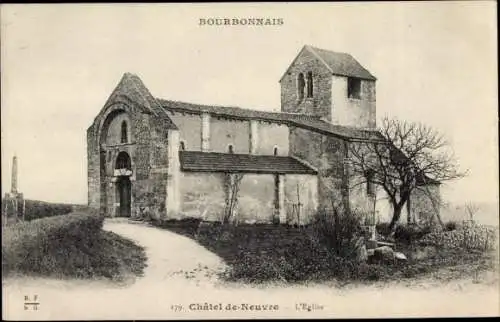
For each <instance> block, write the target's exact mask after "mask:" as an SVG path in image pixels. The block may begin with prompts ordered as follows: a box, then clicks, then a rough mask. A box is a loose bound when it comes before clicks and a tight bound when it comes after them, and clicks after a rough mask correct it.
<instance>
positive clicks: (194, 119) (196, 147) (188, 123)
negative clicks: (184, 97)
mask: <svg viewBox="0 0 500 322" xmlns="http://www.w3.org/2000/svg"><path fill="white" fill-rule="evenodd" d="M168 115H169V117H170V118H171V119H172V121H173V122H174V123H175V125H177V127H178V128H179V140H180V141H183V142H184V146H185V149H186V150H188V151H201V116H200V115H199V114H189V113H180V112H168Z"/></svg>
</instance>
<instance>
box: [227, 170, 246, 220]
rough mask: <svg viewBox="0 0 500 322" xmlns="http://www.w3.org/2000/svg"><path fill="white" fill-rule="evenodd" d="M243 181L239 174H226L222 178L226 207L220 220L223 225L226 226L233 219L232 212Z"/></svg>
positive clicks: (241, 175)
mask: <svg viewBox="0 0 500 322" xmlns="http://www.w3.org/2000/svg"><path fill="white" fill-rule="evenodd" d="M242 179H243V174H241V173H226V174H225V178H224V184H225V188H226V193H227V197H226V206H225V209H224V216H223V218H222V223H223V224H228V223H229V222H230V221H231V219H232V218H233V217H234V211H235V209H236V206H237V204H238V193H239V190H240V183H241V180H242Z"/></svg>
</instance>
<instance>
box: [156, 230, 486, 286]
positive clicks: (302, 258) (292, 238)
mask: <svg viewBox="0 0 500 322" xmlns="http://www.w3.org/2000/svg"><path fill="white" fill-rule="evenodd" d="M158 226H160V227H162V228H164V229H168V230H171V231H173V232H175V233H178V234H182V235H184V236H188V237H190V238H193V239H195V240H196V241H197V242H198V243H199V244H201V245H202V246H204V247H205V248H207V249H208V250H210V251H212V252H214V253H216V254H217V255H218V256H220V257H221V258H222V259H223V260H224V261H225V262H226V263H227V264H228V265H229V267H230V269H229V270H228V271H226V272H225V273H224V274H223V276H222V277H223V278H225V279H226V280H230V281H242V282H248V283H261V282H267V281H284V282H303V281H326V280H337V281H343V282H353V281H361V282H370V281H376V280H386V281H388V280H394V279H409V278H419V277H428V276H431V275H432V276H439V278H440V279H453V278H460V277H465V276H468V277H473V276H474V274H477V273H478V272H481V271H485V270H493V269H495V265H494V258H493V256H491V255H490V254H489V253H487V252H484V251H479V250H465V249H460V248H456V249H448V248H443V247H429V246H425V247H424V246H418V245H416V244H408V243H405V242H401V243H397V244H396V249H395V250H396V251H400V252H403V253H404V254H406V255H407V257H408V261H406V262H394V263H385V264H380V263H358V262H356V261H355V260H352V259H346V258H342V257H339V256H337V255H335V253H334V252H332V251H330V250H329V249H327V248H326V247H324V246H322V245H321V244H320V243H319V242H318V241H317V238H316V237H315V234H314V230H313V229H312V227H305V228H304V227H302V228H299V227H291V226H286V225H271V224H268V225H239V226H236V227H233V226H227V227H224V226H222V225H220V224H215V223H202V225H201V226H200V227H201V228H200V229H196V228H194V226H195V224H194V223H193V222H192V221H189V220H186V221H184V222H181V221H169V222H163V223H162V224H158ZM420 237H421V236H419V238H420Z"/></svg>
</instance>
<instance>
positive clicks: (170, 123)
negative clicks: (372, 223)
mask: <svg viewBox="0 0 500 322" xmlns="http://www.w3.org/2000/svg"><path fill="white" fill-rule="evenodd" d="M375 82H376V79H375V77H373V76H372V75H371V74H370V73H369V72H368V71H367V70H366V69H364V68H363V67H362V66H361V65H360V64H359V63H358V62H357V61H356V60H355V59H354V58H353V57H352V56H350V55H347V54H340V53H334V52H329V51H325V50H322V49H318V48H314V47H310V46H304V48H303V49H302V50H301V51H300V52H299V54H298V56H297V57H296V58H295V60H294V61H293V62H292V64H291V65H290V67H289V68H288V69H287V70H286V72H285V74H284V75H283V76H282V78H281V80H280V85H281V112H264V111H256V110H247V109H242V108H236V107H223V106H213V105H200V104H191V103H183V102H177V101H168V100H163V99H158V98H155V97H153V96H152V95H151V93H150V92H149V91H148V89H147V88H146V86H145V85H144V84H143V83H142V81H141V80H140V79H139V77H137V76H135V75H132V74H129V73H126V74H125V75H124V76H123V77H122V79H121V81H120V82H119V84H118V85H117V87H116V88H115V90H114V91H113V93H112V94H111V95H110V97H109V98H108V100H107V102H106V103H105V104H104V106H103V108H102V109H101V111H100V112H99V114H98V115H97V116H96V117H95V119H94V122H93V123H92V124H91V125H90V127H89V128H88V129H87V157H88V203H89V206H90V207H92V208H96V209H99V210H100V212H101V213H102V214H103V215H106V216H111V217H114V216H126V217H129V216H130V217H134V216H141V215H144V214H147V215H149V216H151V217H152V218H156V219H169V218H182V217H199V218H202V219H205V220H221V216H222V214H223V213H224V207H226V206H227V203H228V195H229V194H228V189H229V188H228V186H227V181H225V180H227V178H232V179H231V180H234V179H235V178H237V177H238V176H241V181H240V182H239V186H238V192H239V195H238V207H237V208H236V217H237V219H238V221H239V222H281V223H289V224H293V223H300V224H304V223H307V222H309V221H310V220H311V219H312V218H313V216H314V214H315V213H316V211H317V209H318V208H319V207H324V208H330V207H331V206H332V205H333V204H334V203H335V204H337V205H342V206H343V207H349V208H359V207H362V208H363V207H364V208H366V209H370V207H371V206H370V205H371V203H372V201H373V200H372V199H370V198H372V196H369V195H367V194H366V189H363V188H361V189H351V188H350V181H351V180H352V176H351V173H350V172H349V166H348V162H347V160H348V156H349V153H348V149H349V142H350V141H351V139H352V138H355V137H356V136H358V135H361V134H363V135H364V133H367V132H366V131H368V132H369V131H375V126H376V109H375V103H376V98H375V95H376V92H375ZM431 190H432V193H433V194H434V195H439V187H437V188H436V187H433V188H432V189H431ZM430 203H431V202H430V201H429V198H426V196H422V195H421V194H420V195H419V196H416V197H415V203H414V205H412V206H414V207H418V209H415V210H411V211H412V212H414V213H418V212H419V211H427V210H428V209H429V205H430ZM360 205H361V206H360ZM379 206H380V205H379ZM379 209H380V210H379V211H381V212H386V211H387V210H384V207H383V206H382V207H379ZM422 209H425V210H422Z"/></svg>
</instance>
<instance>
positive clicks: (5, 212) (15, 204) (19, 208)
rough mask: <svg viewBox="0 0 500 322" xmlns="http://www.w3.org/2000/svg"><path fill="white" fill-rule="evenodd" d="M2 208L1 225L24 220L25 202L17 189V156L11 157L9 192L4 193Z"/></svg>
mask: <svg viewBox="0 0 500 322" xmlns="http://www.w3.org/2000/svg"><path fill="white" fill-rule="evenodd" d="M2 204H3V209H2V226H4V225H9V224H12V223H16V222H19V221H24V213H25V209H26V203H25V201H24V196H23V194H22V193H20V192H18V191H17V157H16V156H14V157H13V158H12V179H11V189H10V192H7V193H5V197H4V200H3V203H2Z"/></svg>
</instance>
